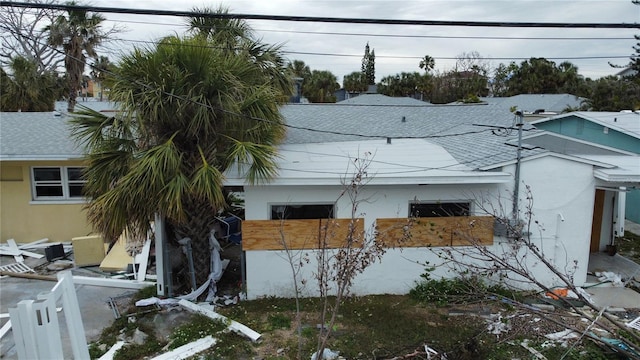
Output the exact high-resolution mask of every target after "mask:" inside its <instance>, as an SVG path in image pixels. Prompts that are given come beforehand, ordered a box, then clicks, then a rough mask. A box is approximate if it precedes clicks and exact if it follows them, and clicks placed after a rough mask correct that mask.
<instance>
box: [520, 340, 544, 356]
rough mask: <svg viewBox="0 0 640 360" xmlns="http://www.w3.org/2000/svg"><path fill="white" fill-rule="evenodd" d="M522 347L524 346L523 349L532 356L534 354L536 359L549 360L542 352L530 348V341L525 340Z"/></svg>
mask: <svg viewBox="0 0 640 360" xmlns="http://www.w3.org/2000/svg"><path fill="white" fill-rule="evenodd" d="M520 346H522V347H523V348H525V349H527V350H529V352H530V353H531V354H533V356H535V357H536V359H540V360H547V358H546V357H545V356H544V355H542V353H541V352H540V351H538V350H536V349H534V348H532V347H531V346H529V340H523V341H522V342H521V343H520Z"/></svg>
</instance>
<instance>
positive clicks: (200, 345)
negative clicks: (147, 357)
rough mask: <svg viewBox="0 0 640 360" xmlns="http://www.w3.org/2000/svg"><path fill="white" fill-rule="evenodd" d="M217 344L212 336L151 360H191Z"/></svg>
mask: <svg viewBox="0 0 640 360" xmlns="http://www.w3.org/2000/svg"><path fill="white" fill-rule="evenodd" d="M216 342H217V340H216V339H214V338H213V337H212V336H211V335H209V336H207V337H204V338H202V339H200V340H196V341H194V342H190V343H188V344H185V345H182V346H180V347H178V348H175V349H173V350H172V351H169V352H167V353H164V354H162V355H160V356H156V357H154V358H152V359H151V360H177V359H186V358H189V357H191V356H193V355H195V354H197V353H199V352H201V351H204V350H206V349H208V348H210V347H212V346H213V345H215V344H216Z"/></svg>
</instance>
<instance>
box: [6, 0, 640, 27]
mask: <svg viewBox="0 0 640 360" xmlns="http://www.w3.org/2000/svg"><path fill="white" fill-rule="evenodd" d="M0 6H10V7H22V8H36V9H48V10H64V11H92V12H99V13H113V14H135V15H160V16H178V17H205V18H213V19H245V20H269V21H292V22H320V23H341V24H371V25H420V26H464V27H501V28H565V29H578V28H590V29H640V24H638V23H634V24H629V23H551V22H506V21H448V20H399V19H367V18H336V17H316V16H290V15H256V14H217V13H201V12H196V11H175V10H153V9H131V8H110V7H97V6H86V5H61V4H37V3H23V2H13V1H0Z"/></svg>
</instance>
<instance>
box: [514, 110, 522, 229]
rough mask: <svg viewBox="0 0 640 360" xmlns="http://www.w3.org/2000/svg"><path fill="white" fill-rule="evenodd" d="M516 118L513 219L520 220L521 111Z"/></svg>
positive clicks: (517, 112)
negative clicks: (516, 147) (516, 144)
mask: <svg viewBox="0 0 640 360" xmlns="http://www.w3.org/2000/svg"><path fill="white" fill-rule="evenodd" d="M516 116H517V117H518V123H517V124H516V126H517V127H518V152H517V155H516V174H515V183H514V186H513V219H514V220H516V221H517V220H518V197H519V195H520V160H521V158H522V126H523V125H524V124H523V122H522V121H523V118H524V116H523V113H522V111H521V110H517V111H516Z"/></svg>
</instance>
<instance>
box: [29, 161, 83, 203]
mask: <svg viewBox="0 0 640 360" xmlns="http://www.w3.org/2000/svg"><path fill="white" fill-rule="evenodd" d="M83 169H84V168H82V167H70V166H69V167H67V166H64V167H59V166H58V167H32V168H31V179H32V181H31V188H32V192H33V200H73V199H78V200H80V199H82V197H83V195H82V189H83V187H84V184H85V183H86V181H85V180H84V179H83V178H82V171H83Z"/></svg>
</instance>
